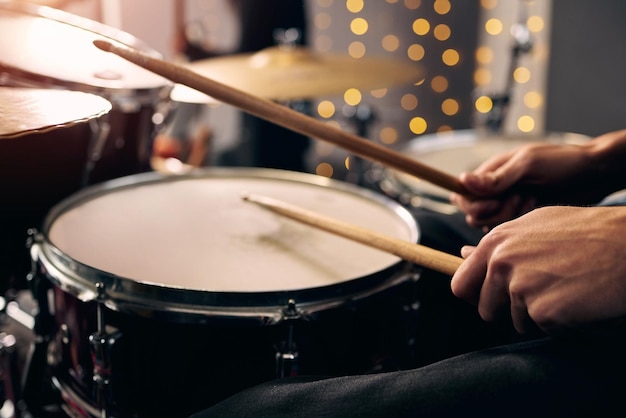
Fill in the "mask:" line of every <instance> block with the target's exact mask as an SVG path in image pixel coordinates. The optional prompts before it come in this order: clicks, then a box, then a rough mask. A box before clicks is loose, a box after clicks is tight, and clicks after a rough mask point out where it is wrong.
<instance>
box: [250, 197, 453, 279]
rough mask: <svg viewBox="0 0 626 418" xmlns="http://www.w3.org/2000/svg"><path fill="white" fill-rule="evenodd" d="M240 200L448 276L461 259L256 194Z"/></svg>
mask: <svg viewBox="0 0 626 418" xmlns="http://www.w3.org/2000/svg"><path fill="white" fill-rule="evenodd" d="M242 199H244V200H246V201H248V202H252V203H256V204H257V205H259V206H261V207H263V208H265V209H268V210H270V211H272V212H275V213H277V214H279V215H283V216H285V217H288V218H290V219H293V220H296V221H299V222H302V223H304V224H307V225H310V226H313V227H315V228H318V229H322V230H324V231H327V232H331V233H333V234H336V235H339V236H342V237H344V238H348V239H351V240H353V241H356V242H360V243H361V244H365V245H368V246H370V247H374V248H377V249H379V250H382V251H386V252H388V253H390V254H394V255H396V256H398V257H400V258H402V259H404V260H407V261H412V262H413V263H415V264H418V265H420V266H423V267H426V268H430V269H432V270H435V271H438V272H440V273H444V274H448V275H450V276H452V275H453V274H454V272H455V271H456V270H457V268H458V267H459V266H460V265H461V263H462V262H463V259H462V258H460V257H456V256H454V255H451V254H447V253H444V252H441V251H437V250H435V249H432V248H429V247H425V246H423V245H420V244H415V243H411V242H407V241H403V240H400V239H397V238H393V237H390V236H387V235H384V234H380V233H377V232H375V231H371V230H368V229H365V228H361V227H359V226H356V225H351V224H348V223H344V222H341V221H338V220H336V219H333V218H329V217H326V216H324V215H320V214H318V213H315V212H312V211H309V210H306V209H303V208H300V207H297V206H294V205H291V204H289V203H286V202H283V201H280V200H277V199H274V198H271V197H267V196H260V195H256V194H250V193H243V194H242Z"/></svg>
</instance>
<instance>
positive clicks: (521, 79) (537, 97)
mask: <svg viewBox="0 0 626 418" xmlns="http://www.w3.org/2000/svg"><path fill="white" fill-rule="evenodd" d="M480 6H481V19H480V25H479V45H478V47H477V49H476V70H475V72H474V82H475V84H476V90H477V92H478V94H477V97H476V99H475V102H474V106H475V108H476V111H477V112H478V113H479V114H483V115H485V114H488V113H489V112H491V111H492V110H493V106H494V103H493V100H492V96H493V94H494V93H495V94H499V93H502V92H504V90H506V85H507V82H508V81H509V79H512V85H511V88H510V90H511V91H510V93H511V96H510V106H509V108H508V111H507V117H506V119H505V120H504V123H503V126H502V130H503V131H504V132H510V133H520V132H522V133H540V132H542V131H543V130H544V118H545V91H546V89H545V83H546V77H547V62H548V54H549V51H548V45H549V31H548V27H547V26H546V22H548V21H549V12H550V9H551V1H550V0H520V1H517V2H510V1H503V0H481V2H480ZM524 31H526V33H524ZM525 36H528V37H529V42H530V50H529V51H528V52H526V53H521V54H520V56H519V59H518V61H517V65H516V66H515V68H513V69H512V72H510V71H509V68H508V66H509V64H510V62H511V55H512V52H511V51H512V46H513V45H514V44H515V40H516V39H520V38H524V37H525Z"/></svg>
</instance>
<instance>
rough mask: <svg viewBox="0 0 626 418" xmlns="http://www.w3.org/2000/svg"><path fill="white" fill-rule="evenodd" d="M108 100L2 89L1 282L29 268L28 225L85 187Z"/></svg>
mask: <svg viewBox="0 0 626 418" xmlns="http://www.w3.org/2000/svg"><path fill="white" fill-rule="evenodd" d="M110 110H111V104H110V102H109V101H107V100H106V99H104V98H102V97H100V96H96V95H93V94H90V93H83V92H78V91H68V90H52V89H34V88H20V87H0V115H1V117H0V195H1V196H2V204H1V205H0V227H1V231H2V233H1V234H0V285H1V286H2V290H6V289H7V288H9V287H11V286H12V285H15V284H16V282H21V285H19V286H18V287H23V285H24V283H25V280H26V277H25V276H26V274H27V273H28V270H29V268H30V262H29V261H28V252H27V251H26V249H25V243H26V237H27V230H28V228H38V227H40V226H41V223H42V222H43V219H44V217H45V214H46V212H47V211H48V210H49V209H50V208H51V207H52V206H53V205H54V204H56V203H58V202H59V201H60V200H61V199H63V198H65V197H67V196H69V195H70V194H72V193H75V192H76V191H78V190H79V189H80V188H81V187H83V185H84V179H85V176H86V169H87V156H88V155H89V152H90V149H91V147H92V146H93V144H94V143H95V142H96V141H97V137H98V135H99V127H98V126H99V123H100V121H102V119H104V118H106V117H107V114H108V112H109V111H110Z"/></svg>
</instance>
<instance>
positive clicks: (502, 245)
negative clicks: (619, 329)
mask: <svg viewBox="0 0 626 418" xmlns="http://www.w3.org/2000/svg"><path fill="white" fill-rule="evenodd" d="M623 231H626V208H625V207H592V208H575V207H546V208H540V209H537V210H534V211H532V212H531V213H528V214H526V215H524V216H521V217H519V218H518V219H516V220H513V221H510V222H506V223H503V224H502V225H499V226H497V227H495V228H494V229H493V230H491V231H490V232H489V233H487V234H486V235H485V236H484V237H483V239H482V240H481V241H480V243H479V244H478V246H477V247H464V248H463V250H462V254H463V257H464V258H465V261H464V262H463V263H462V265H461V266H460V267H459V269H458V270H457V271H456V273H455V274H454V276H453V278H452V283H451V286H452V292H453V293H454V294H455V295H456V296H458V297H460V298H462V299H465V300H467V301H469V302H471V303H473V304H476V305H477V306H478V312H479V314H480V316H481V317H482V318H483V319H484V320H486V321H496V320H499V319H502V318H511V319H512V322H513V325H514V326H515V328H516V329H517V330H518V331H519V332H521V333H525V332H529V331H533V330H536V329H537V327H538V328H539V329H540V330H542V331H543V332H545V333H548V334H556V333H559V332H562V331H566V330H570V329H572V328H575V327H578V326H581V325H590V324H593V323H595V322H598V321H603V320H610V319H616V318H620V317H624V316H626V263H624V248H626V235H625V234H624V233H623Z"/></svg>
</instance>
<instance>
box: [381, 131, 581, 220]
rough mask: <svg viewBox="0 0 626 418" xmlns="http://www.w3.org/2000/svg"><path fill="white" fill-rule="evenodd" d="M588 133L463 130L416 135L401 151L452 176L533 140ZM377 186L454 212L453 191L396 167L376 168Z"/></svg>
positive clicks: (569, 139)
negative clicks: (523, 132) (450, 196)
mask: <svg viewBox="0 0 626 418" xmlns="http://www.w3.org/2000/svg"><path fill="white" fill-rule="evenodd" d="M588 140H589V137H587V136H585V135H580V134H574V133H557V132H551V133H546V134H519V135H514V134H497V133H490V132H482V131H477V130H460V131H450V132H443V133H439V134H432V135H424V136H420V137H418V138H415V139H413V140H412V141H411V142H409V143H408V145H407V146H405V147H404V148H403V149H402V150H401V152H402V153H403V154H405V155H408V156H410V157H412V158H415V159H416V160H418V161H420V162H422V163H424V164H426V165H428V166H431V167H434V168H436V169H439V170H442V171H444V172H446V173H449V174H451V175H453V176H458V175H460V174H461V173H462V172H465V171H472V170H474V169H476V168H477V167H478V166H479V165H480V164H482V163H483V162H484V161H485V160H487V159H489V158H490V157H493V156H495V155H497V154H500V153H502V152H505V151H509V150H511V149H513V148H517V147H519V146H522V145H524V144H528V143H530V142H549V143H557V144H582V143H584V142H586V141H588ZM376 171H377V172H376V174H375V175H374V177H375V178H376V179H377V182H378V187H379V188H380V189H381V190H382V191H383V192H384V193H386V194H387V195H389V196H392V197H394V198H396V199H398V200H399V201H400V202H401V203H403V204H407V205H409V206H413V207H422V208H425V209H430V210H433V211H436V212H442V213H454V212H456V207H455V206H453V205H451V204H450V203H448V202H449V200H448V196H449V195H450V191H448V190H445V189H443V188H441V187H439V186H436V185H433V184H431V183H428V182H426V181H422V180H420V179H418V178H416V177H414V176H411V175H409V174H406V173H401V172H399V171H397V170H393V169H388V168H384V169H376Z"/></svg>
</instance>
